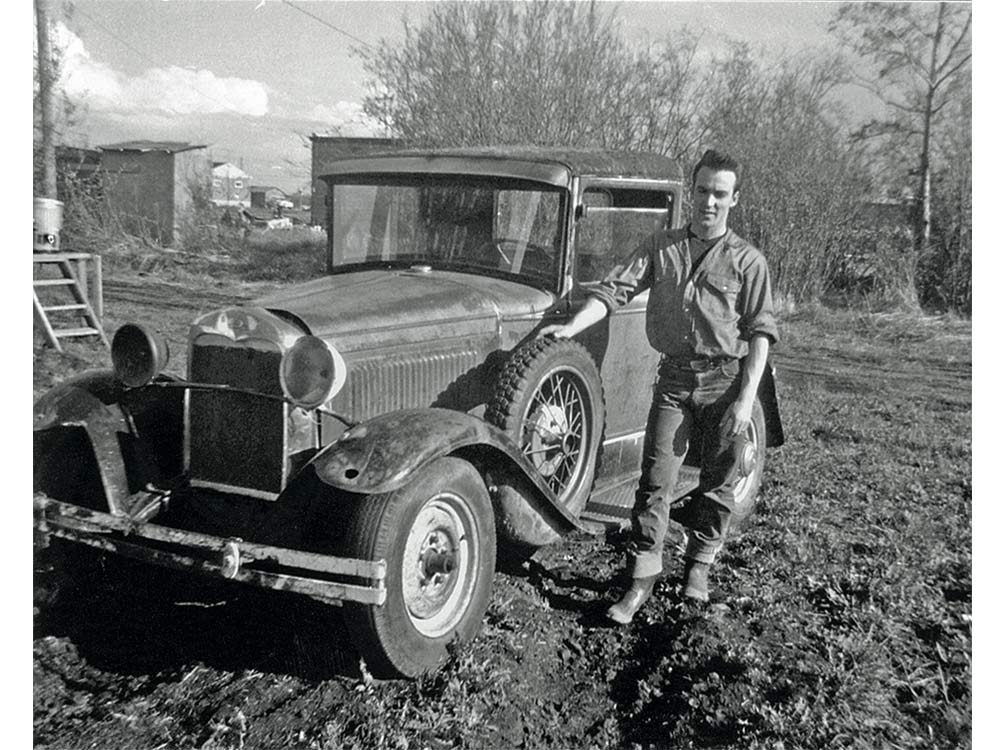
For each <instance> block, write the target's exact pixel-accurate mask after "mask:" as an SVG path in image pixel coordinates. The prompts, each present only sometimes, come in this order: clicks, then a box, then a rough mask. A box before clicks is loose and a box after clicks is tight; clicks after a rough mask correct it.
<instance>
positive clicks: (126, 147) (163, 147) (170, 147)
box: [98, 141, 206, 154]
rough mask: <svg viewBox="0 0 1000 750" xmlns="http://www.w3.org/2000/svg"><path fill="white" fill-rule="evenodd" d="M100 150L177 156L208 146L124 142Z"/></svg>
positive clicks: (163, 142) (176, 142) (178, 143)
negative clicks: (180, 153)
mask: <svg viewBox="0 0 1000 750" xmlns="http://www.w3.org/2000/svg"><path fill="white" fill-rule="evenodd" d="M98 148H99V149H100V150H101V151H166V152H167V153H168V154H176V153H179V152H181V151H190V150H192V149H196V148H206V146H204V145H197V144H193V143H183V142H181V141H123V142H121V143H111V144H108V145H107V146H98Z"/></svg>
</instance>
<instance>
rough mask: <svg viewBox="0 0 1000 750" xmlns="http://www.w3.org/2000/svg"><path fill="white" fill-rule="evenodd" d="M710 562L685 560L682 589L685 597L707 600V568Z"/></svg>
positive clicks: (701, 600) (699, 600) (700, 600)
mask: <svg viewBox="0 0 1000 750" xmlns="http://www.w3.org/2000/svg"><path fill="white" fill-rule="evenodd" d="M710 567H712V566H711V563H707V562H698V561H697V560H687V562H686V563H685V565H684V591H683V594H684V596H685V598H687V599H694V600H695V601H698V602H707V601H708V569H709V568H710Z"/></svg>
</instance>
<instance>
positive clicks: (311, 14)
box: [282, 0, 372, 49]
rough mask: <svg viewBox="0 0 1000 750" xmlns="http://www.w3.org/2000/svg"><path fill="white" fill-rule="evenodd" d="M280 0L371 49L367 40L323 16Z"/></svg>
mask: <svg viewBox="0 0 1000 750" xmlns="http://www.w3.org/2000/svg"><path fill="white" fill-rule="evenodd" d="M282 2H283V3H284V4H285V5H287V6H288V7H289V8H294V9H295V10H297V11H298V12H299V13H304V14H305V15H307V16H309V17H310V18H312V19H313V20H314V21H318V22H319V23H321V24H323V25H324V26H326V27H327V28H330V29H333V30H334V31H336V32H338V33H340V34H343V35H344V36H346V37H347V38H348V39H353V40H354V41H355V42H357V43H358V44H360V45H361V46H363V47H365V48H366V49H372V46H371V45H370V44H368V42H366V41H365V40H363V39H358V37H356V36H354V34H351V33H348V32H346V31H344V30H343V29H340V28H337V27H336V26H334V25H333V24H332V23H330V22H329V21H327V20H325V19H323V18H320V17H319V16H317V15H314V14H313V13H310V12H309V11H308V10H306V9H305V8H302V7H300V6H298V5H295V4H294V3H292V2H290V0H282Z"/></svg>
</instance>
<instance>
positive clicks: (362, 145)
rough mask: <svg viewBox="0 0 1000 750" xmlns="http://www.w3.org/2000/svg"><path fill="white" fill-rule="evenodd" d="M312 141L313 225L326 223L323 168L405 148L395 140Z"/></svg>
mask: <svg viewBox="0 0 1000 750" xmlns="http://www.w3.org/2000/svg"><path fill="white" fill-rule="evenodd" d="M309 140H310V141H312V199H311V204H312V213H311V218H312V223H313V224H320V225H322V224H325V223H326V185H325V184H324V183H323V182H322V180H320V179H319V178H320V176H321V175H323V174H324V168H325V167H326V166H327V165H329V163H330V162H331V161H335V160H337V159H348V158H350V157H352V156H364V155H365V154H371V153H375V152H377V151H392V150H396V149H399V148H402V147H403V145H404V144H403V142H402V141H399V140H396V139H393V138H350V137H346V136H333V135H318V134H317V133H313V134H312V135H311V136H309Z"/></svg>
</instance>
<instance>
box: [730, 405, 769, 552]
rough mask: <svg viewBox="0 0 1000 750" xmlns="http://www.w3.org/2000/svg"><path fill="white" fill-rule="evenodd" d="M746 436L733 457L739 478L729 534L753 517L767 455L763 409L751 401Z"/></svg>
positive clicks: (734, 493) (735, 490)
mask: <svg viewBox="0 0 1000 750" xmlns="http://www.w3.org/2000/svg"><path fill="white" fill-rule="evenodd" d="M747 431H748V433H749V435H748V437H749V439H748V440H747V442H746V444H745V446H744V448H743V451H742V453H741V455H739V456H737V457H736V462H737V466H738V467H739V470H740V475H741V478H740V479H739V480H738V481H737V483H736V487H735V488H734V490H733V496H734V497H733V513H732V515H731V516H730V520H729V530H730V532H737V531H739V529H740V527H741V526H743V524H744V523H745V522H746V521H747V519H748V518H750V516H751V515H753V512H754V509H755V508H756V507H757V498H758V496H759V495H760V483H761V480H762V479H763V477H764V457H765V454H766V451H767V427H766V424H765V422H764V409H763V408H762V407H761V405H760V401H754V404H753V414H752V415H751V417H750V426H749V427H748V428H747Z"/></svg>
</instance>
